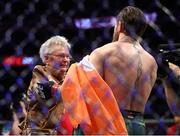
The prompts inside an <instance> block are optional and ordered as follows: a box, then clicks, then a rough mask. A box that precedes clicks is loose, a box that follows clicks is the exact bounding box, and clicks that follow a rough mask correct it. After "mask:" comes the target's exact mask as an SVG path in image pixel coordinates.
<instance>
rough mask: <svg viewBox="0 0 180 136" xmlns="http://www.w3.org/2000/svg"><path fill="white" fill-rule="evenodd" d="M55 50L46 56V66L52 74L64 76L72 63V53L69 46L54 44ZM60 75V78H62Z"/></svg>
mask: <svg viewBox="0 0 180 136" xmlns="http://www.w3.org/2000/svg"><path fill="white" fill-rule="evenodd" d="M52 48H53V52H52V53H50V54H48V55H47V56H46V62H45V63H46V66H48V68H49V70H50V72H51V74H52V75H54V76H56V77H59V76H60V77H62V76H64V74H65V73H66V71H67V70H68V68H69V64H70V53H69V50H68V48H67V47H63V46H59V45H57V46H52ZM60 77H59V78H60Z"/></svg>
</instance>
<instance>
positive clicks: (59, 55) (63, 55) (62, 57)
mask: <svg viewBox="0 0 180 136" xmlns="http://www.w3.org/2000/svg"><path fill="white" fill-rule="evenodd" d="M48 55H50V56H54V57H56V58H58V59H65V58H66V59H70V58H71V56H70V55H69V54H64V53H62V54H48Z"/></svg>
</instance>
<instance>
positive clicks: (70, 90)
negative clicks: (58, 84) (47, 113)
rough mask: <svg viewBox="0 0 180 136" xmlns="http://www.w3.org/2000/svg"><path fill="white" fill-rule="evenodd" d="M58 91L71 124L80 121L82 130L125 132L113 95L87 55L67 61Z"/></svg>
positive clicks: (85, 132) (75, 125)
mask: <svg viewBox="0 0 180 136" xmlns="http://www.w3.org/2000/svg"><path fill="white" fill-rule="evenodd" d="M61 91H62V92H61V93H62V99H63V102H64V105H65V108H66V110H67V112H68V113H69V115H70V120H71V122H72V124H73V126H74V127H77V125H78V124H81V128H82V129H83V133H84V134H103V135H106V134H110V135H114V134H123V135H127V130H126V127H125V123H124V119H123V117H122V114H121V112H120V111H119V108H118V104H117V102H116V100H115V98H114V95H113V93H112V91H111V89H110V87H109V86H108V85H107V84H106V83H105V81H104V80H103V79H102V78H101V76H100V75H99V74H98V73H97V72H96V70H95V69H94V67H93V65H92V64H91V63H90V62H89V61H88V56H87V57H85V58H84V59H83V60H82V61H81V62H80V63H76V64H72V65H71V67H70V68H69V70H68V73H67V76H66V78H65V80H64V82H63V84H62V88H61Z"/></svg>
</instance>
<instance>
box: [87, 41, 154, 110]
mask: <svg viewBox="0 0 180 136" xmlns="http://www.w3.org/2000/svg"><path fill="white" fill-rule="evenodd" d="M97 56H99V57H97ZM90 61H91V62H92V63H93V64H94V66H95V68H96V69H97V71H98V72H99V73H100V75H101V76H102V77H103V79H104V80H105V81H106V83H107V84H108V85H109V86H110V88H111V89H112V91H113V93H114V96H115V98H116V100H117V102H118V105H119V107H120V108H122V109H126V110H132V111H138V112H144V108H145V104H146V102H147V100H148V97H149V95H150V92H151V90H152V87H153V85H154V82H155V80H156V69H157V68H156V63H155V60H154V59H153V57H152V56H151V55H150V54H148V53H147V52H146V51H145V50H144V49H143V48H142V47H141V46H140V45H139V43H136V44H131V43H128V42H114V43H111V44H107V45H105V46H103V47H101V48H99V49H97V51H95V52H94V53H92V54H91V55H90Z"/></svg>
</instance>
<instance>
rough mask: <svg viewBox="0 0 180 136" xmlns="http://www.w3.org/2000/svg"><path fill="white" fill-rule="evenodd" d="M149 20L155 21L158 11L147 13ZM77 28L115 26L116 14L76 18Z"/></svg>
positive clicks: (150, 21)
mask: <svg viewBox="0 0 180 136" xmlns="http://www.w3.org/2000/svg"><path fill="white" fill-rule="evenodd" d="M145 17H146V19H147V22H149V23H151V24H152V23H154V22H155V21H156V18H157V13H156V12H152V13H145ZM74 23H75V26H76V28H79V29H93V28H104V27H113V26H114V25H115V23H116V18H115V17H114V16H106V17H96V18H77V19H75V20H74Z"/></svg>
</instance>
